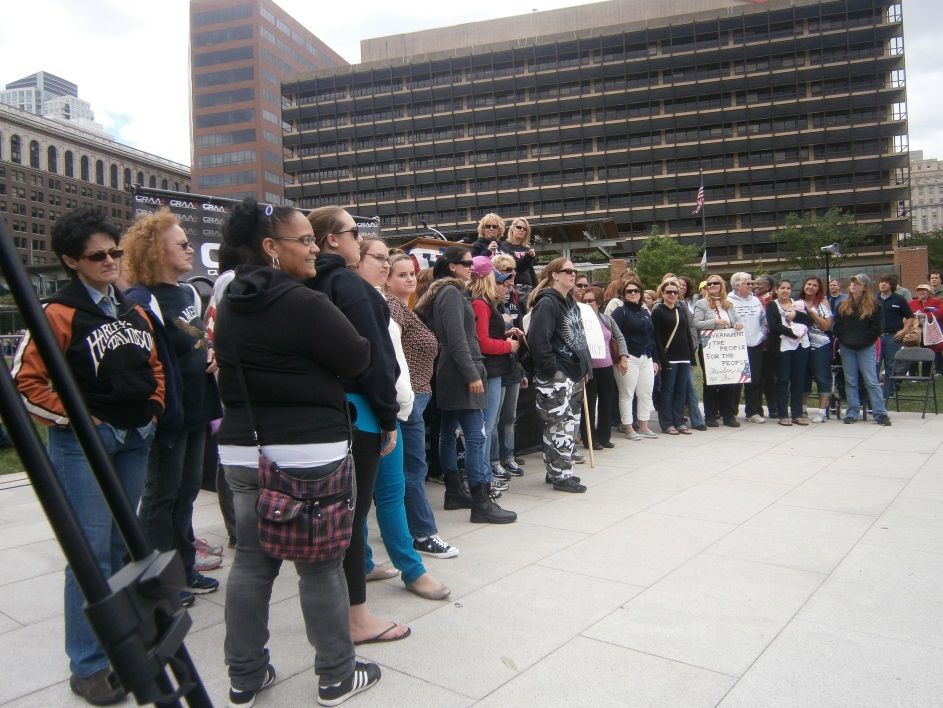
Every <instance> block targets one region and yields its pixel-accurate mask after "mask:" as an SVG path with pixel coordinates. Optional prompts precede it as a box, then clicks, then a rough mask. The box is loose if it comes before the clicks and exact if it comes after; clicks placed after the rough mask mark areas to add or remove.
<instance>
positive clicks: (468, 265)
mask: <svg viewBox="0 0 943 708" xmlns="http://www.w3.org/2000/svg"><path fill="white" fill-rule="evenodd" d="M455 265H460V266H465V267H466V268H471V267H472V266H473V265H475V262H474V261H458V262H456V264H455Z"/></svg>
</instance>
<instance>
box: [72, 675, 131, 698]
mask: <svg viewBox="0 0 943 708" xmlns="http://www.w3.org/2000/svg"><path fill="white" fill-rule="evenodd" d="M69 688H71V689H72V693H74V694H75V695H76V696H81V697H82V698H84V699H85V701H86V702H88V703H91V704H92V705H93V706H110V705H112V704H114V703H120V702H121V701H123V700H124V698H125V696H127V695H128V693H127V691H125V690H124V689H123V688H122V687H121V685H120V684H119V683H118V682H117V680H115V679H114V678H113V676H112V673H111V669H110V668H108V667H107V666H106V667H105V668H104V669H100V670H99V671H96V672H95V673H94V674H92V675H91V676H87V677H86V678H79V677H78V676H76V675H75V674H72V675H71V676H70V677H69Z"/></svg>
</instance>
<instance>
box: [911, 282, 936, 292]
mask: <svg viewBox="0 0 943 708" xmlns="http://www.w3.org/2000/svg"><path fill="white" fill-rule="evenodd" d="M914 290H929V291H930V292H933V288H931V287H930V286H929V285H927V284H926V283H920V285H918V286H917V287H915V288H914Z"/></svg>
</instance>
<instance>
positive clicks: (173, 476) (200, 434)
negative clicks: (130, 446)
mask: <svg viewBox="0 0 943 708" xmlns="http://www.w3.org/2000/svg"><path fill="white" fill-rule="evenodd" d="M205 442H206V426H205V425H201V426H200V427H198V428H193V429H191V430H186V431H184V432H182V433H181V434H180V435H178V436H177V438H176V439H175V440H174V441H173V444H172V445H170V446H167V445H161V444H160V443H157V442H155V443H154V444H153V445H151V452H150V455H149V456H148V460H147V479H146V480H145V481H144V492H143V493H142V494H141V510H140V513H139V516H140V517H141V525H142V526H143V527H144V533H145V534H146V535H147V538H148V540H149V541H150V542H151V545H153V546H154V548H156V549H157V550H158V551H172V550H176V551H177V552H178V553H180V558H181V560H183V567H184V568H185V569H186V571H187V574H188V575H189V574H190V573H192V571H193V564H194V563H195V562H196V551H195V550H194V548H193V537H192V534H191V533H190V525H191V522H192V521H193V502H194V501H195V500H196V497H197V495H198V494H199V493H200V486H201V485H202V483H203V454H204V452H205Z"/></svg>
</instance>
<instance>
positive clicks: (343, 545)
mask: <svg viewBox="0 0 943 708" xmlns="http://www.w3.org/2000/svg"><path fill="white" fill-rule="evenodd" d="M235 359H236V372H237V373H238V375H239V385H240V387H241V388H242V396H243V399H244V400H245V402H246V412H247V413H248V414H249V423H250V424H251V425H252V436H253V442H255V444H256V447H257V448H258V449H259V498H258V500H257V501H256V506H255V509H256V514H257V515H258V532H259V545H260V546H261V547H262V551H263V552H264V553H265V554H266V555H267V556H271V557H272V558H279V559H281V560H288V561H294V562H296V563H321V562H324V561H330V560H336V559H338V558H340V557H341V556H343V555H344V553H345V551H346V550H347V547H348V546H349V545H350V537H351V532H352V530H353V522H354V501H355V491H354V482H353V480H354V474H353V472H354V463H353V454H352V452H351V442H352V440H353V434H352V430H351V421H350V409H349V408H347V407H346V406H345V410H346V411H347V432H348V438H347V455H346V456H345V457H344V459H343V460H341V462H340V463H339V464H338V465H337V466H336V467H335V468H334V469H333V470H331V471H330V472H329V473H328V474H326V475H323V476H321V477H318V478H312V479H308V478H305V477H303V476H299V475H293V474H289V473H287V472H285V471H284V470H282V469H280V468H279V466H278V465H277V464H276V463H275V461H274V460H271V459H269V458H268V457H267V456H266V455H265V453H264V452H263V451H262V439H261V436H260V435H259V427H258V425H256V422H255V417H254V416H253V413H252V403H251V401H250V400H249V389H248V387H247V386H246V379H245V372H244V371H243V368H242V362H241V361H240V360H239V355H238V354H236V355H235Z"/></svg>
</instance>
